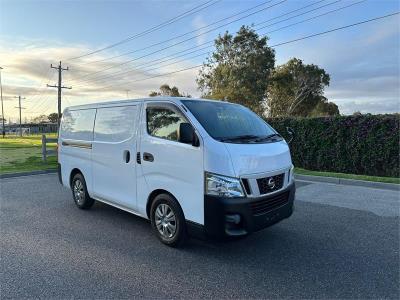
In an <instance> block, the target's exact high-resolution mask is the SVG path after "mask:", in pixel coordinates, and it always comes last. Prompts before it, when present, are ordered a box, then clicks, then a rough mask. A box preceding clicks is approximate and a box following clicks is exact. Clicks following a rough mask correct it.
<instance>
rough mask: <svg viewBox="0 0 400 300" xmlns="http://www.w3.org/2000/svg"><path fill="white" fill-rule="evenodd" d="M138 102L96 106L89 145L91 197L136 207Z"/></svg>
mask: <svg viewBox="0 0 400 300" xmlns="http://www.w3.org/2000/svg"><path fill="white" fill-rule="evenodd" d="M138 114H139V105H138V104H137V105H135V104H132V105H125V106H112V107H102V108H98V109H97V114H96V122H95V129H94V138H93V148H92V172H93V190H94V194H93V197H94V198H95V199H99V200H105V201H108V202H111V203H113V204H117V205H120V206H123V207H125V208H128V209H130V210H136V168H137V166H136V165H137V163H136V141H137V123H138V121H137V120H138Z"/></svg>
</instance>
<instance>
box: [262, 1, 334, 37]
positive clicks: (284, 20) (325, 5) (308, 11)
mask: <svg viewBox="0 0 400 300" xmlns="http://www.w3.org/2000/svg"><path fill="white" fill-rule="evenodd" d="M341 1H342V0H336V1H333V2H330V3H327V4H324V5H321V6H318V7H316V8H313V9H310V10H307V11H305V12H302V13H300V14H297V15H295V16H292V17H289V18H286V19H283V20H280V21H277V22H274V23H271V24H268V25H265V26H262V27H259V28H258V29H257V30H260V29H264V28H267V27H271V26H273V25H276V24H279V23H282V22H286V21H288V20H291V19H294V18H297V17H300V16H303V15H306V14H308V13H310V12H313V11H316V10H319V9H321V8H324V7H327V6H330V5H333V4H336V3H338V2H341ZM267 22H268V21H264V22H261V23H258V24H257V26H258V25H261V24H264V23H267Z"/></svg>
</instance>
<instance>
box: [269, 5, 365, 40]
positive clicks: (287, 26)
mask: <svg viewBox="0 0 400 300" xmlns="http://www.w3.org/2000/svg"><path fill="white" fill-rule="evenodd" d="M365 1H367V0H362V1H358V2H354V3H351V4H349V5H346V6H342V7H339V8H337V9H333V10H330V11H327V12H325V13H323V14H319V15H316V16H313V17H311V18H308V19H304V20H301V21H299V22H295V23H292V24H289V25H286V26H283V27H279V28H277V29H274V30H271V31H268V32H266V33H265V34H270V33H273V32H276V31H280V30H282V29H286V28H289V27H292V26H295V25H298V24H301V23H304V22H308V21H311V20H314V19H317V18H319V17H322V16H325V15H328V14H331V13H333V12H337V11H339V10H342V9H345V8H348V7H351V6H354V5H356V4H360V3H363V2H365Z"/></svg>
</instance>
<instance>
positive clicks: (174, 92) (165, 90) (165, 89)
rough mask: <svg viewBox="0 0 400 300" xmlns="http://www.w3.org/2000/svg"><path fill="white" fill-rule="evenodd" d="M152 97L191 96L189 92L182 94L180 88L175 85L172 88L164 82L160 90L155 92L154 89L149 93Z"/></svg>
mask: <svg viewBox="0 0 400 300" xmlns="http://www.w3.org/2000/svg"><path fill="white" fill-rule="evenodd" d="M149 96H150V97H156V96H171V97H189V98H190V97H191V96H190V95H189V94H187V95H185V94H181V93H180V92H179V89H178V88H177V87H176V86H173V87H172V88H171V87H170V86H169V85H168V84H163V85H162V86H160V91H159V92H155V91H152V92H150V94H149Z"/></svg>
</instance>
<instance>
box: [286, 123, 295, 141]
mask: <svg viewBox="0 0 400 300" xmlns="http://www.w3.org/2000/svg"><path fill="white" fill-rule="evenodd" d="M286 131H287V133H288V134H289V135H290V140H289V141H288V144H290V143H291V142H292V141H293V137H294V130H293V129H292V128H290V127H286Z"/></svg>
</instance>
